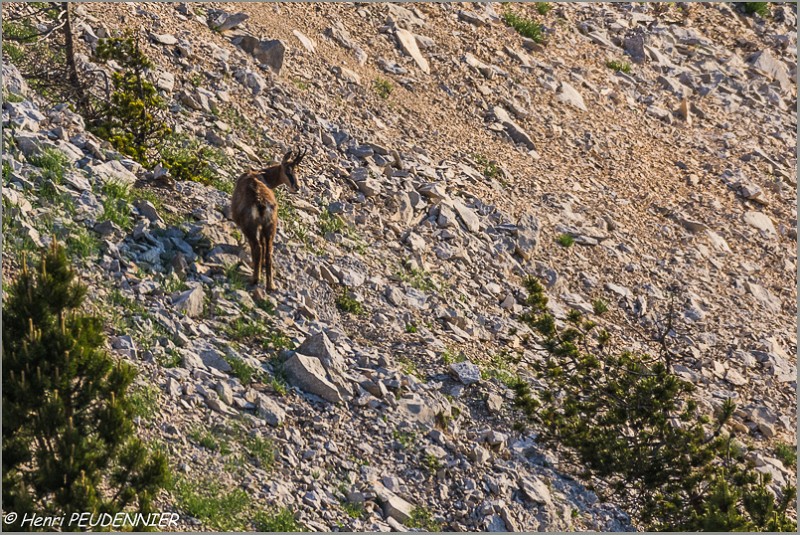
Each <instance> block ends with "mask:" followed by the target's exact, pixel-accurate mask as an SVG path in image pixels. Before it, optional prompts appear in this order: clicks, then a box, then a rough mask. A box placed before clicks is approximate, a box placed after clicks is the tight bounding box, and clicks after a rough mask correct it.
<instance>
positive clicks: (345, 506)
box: [342, 501, 366, 518]
mask: <svg viewBox="0 0 800 535" xmlns="http://www.w3.org/2000/svg"><path fill="white" fill-rule="evenodd" d="M342 510H343V511H344V512H345V513H347V516H349V517H350V518H363V517H364V514H365V513H366V511H365V510H364V505H363V504H361V503H358V502H348V501H342Z"/></svg>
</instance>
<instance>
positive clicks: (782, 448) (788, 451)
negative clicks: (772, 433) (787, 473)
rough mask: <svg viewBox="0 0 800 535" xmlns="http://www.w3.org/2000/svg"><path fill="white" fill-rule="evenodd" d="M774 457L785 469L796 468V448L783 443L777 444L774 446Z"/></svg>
mask: <svg viewBox="0 0 800 535" xmlns="http://www.w3.org/2000/svg"><path fill="white" fill-rule="evenodd" d="M775 456H776V457H777V458H778V459H780V461H781V462H782V463H783V465H784V466H785V467H787V468H794V467H796V466H797V447H795V446H791V445H789V444H787V443H785V442H778V443H777V444H775Z"/></svg>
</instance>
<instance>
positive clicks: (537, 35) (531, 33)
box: [502, 11, 545, 43]
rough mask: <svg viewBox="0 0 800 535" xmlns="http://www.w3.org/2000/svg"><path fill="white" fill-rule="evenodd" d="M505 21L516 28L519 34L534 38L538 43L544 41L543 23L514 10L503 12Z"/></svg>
mask: <svg viewBox="0 0 800 535" xmlns="http://www.w3.org/2000/svg"><path fill="white" fill-rule="evenodd" d="M502 18H503V22H504V23H506V25H507V26H511V27H512V28H514V29H515V30H516V31H517V33H518V34H520V35H521V36H523V37H527V38H528V39H533V40H534V41H535V42H537V43H544V41H545V39H544V31H543V29H542V25H541V24H539V23H538V22H536V21H534V20H531V19H529V18H526V17H522V16H520V15H517V14H516V13H514V12H512V11H506V12H505V13H503V16H502Z"/></svg>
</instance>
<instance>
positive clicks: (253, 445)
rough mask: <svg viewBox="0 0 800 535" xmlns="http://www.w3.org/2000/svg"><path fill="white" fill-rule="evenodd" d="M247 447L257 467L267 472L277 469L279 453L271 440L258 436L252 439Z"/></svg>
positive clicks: (248, 441)
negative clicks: (276, 463)
mask: <svg viewBox="0 0 800 535" xmlns="http://www.w3.org/2000/svg"><path fill="white" fill-rule="evenodd" d="M245 447H246V448H247V452H248V453H249V454H250V457H252V458H253V460H254V461H255V464H256V466H258V467H259V468H261V469H262V470H266V471H267V472H269V471H270V470H272V469H273V468H274V467H275V461H276V460H277V459H278V452H277V451H276V450H275V444H273V443H272V441H271V440H269V439H267V438H261V437H258V436H255V437H250V438H249V439H248V440H247V443H246V444H245Z"/></svg>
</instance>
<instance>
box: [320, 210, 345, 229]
mask: <svg viewBox="0 0 800 535" xmlns="http://www.w3.org/2000/svg"><path fill="white" fill-rule="evenodd" d="M346 228H347V223H345V222H344V219H342V218H341V217H339V216H338V215H336V214H332V213H331V212H330V211H328V210H323V211H322V213H321V214H320V215H319V230H320V232H321V233H322V234H323V235H325V234H327V233H329V232H330V233H336V232H342V231H343V230H345V229H346Z"/></svg>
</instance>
